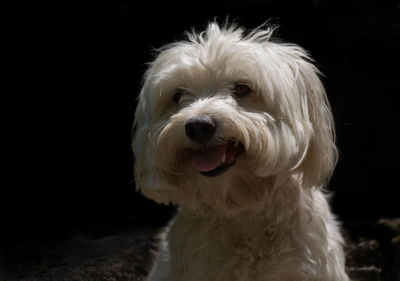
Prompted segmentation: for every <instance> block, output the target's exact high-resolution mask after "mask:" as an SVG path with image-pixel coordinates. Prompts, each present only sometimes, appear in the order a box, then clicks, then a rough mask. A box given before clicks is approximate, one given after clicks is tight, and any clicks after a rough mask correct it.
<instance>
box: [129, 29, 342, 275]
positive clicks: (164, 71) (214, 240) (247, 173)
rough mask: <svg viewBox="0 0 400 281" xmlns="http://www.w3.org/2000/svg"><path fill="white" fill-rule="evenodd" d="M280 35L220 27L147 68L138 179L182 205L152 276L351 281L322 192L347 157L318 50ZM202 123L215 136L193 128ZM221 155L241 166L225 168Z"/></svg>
mask: <svg viewBox="0 0 400 281" xmlns="http://www.w3.org/2000/svg"><path fill="white" fill-rule="evenodd" d="M272 31H273V30H272V29H271V28H264V27H263V28H259V29H257V30H254V31H252V32H250V33H248V34H247V35H246V34H245V32H244V31H243V30H242V29H241V28H237V27H235V26H227V25H225V26H222V27H220V26H218V25H217V24H216V23H210V24H209V26H208V27H207V29H206V30H205V31H204V32H202V33H199V34H197V33H194V32H193V33H189V34H188V40H187V41H183V42H178V43H174V44H170V45H168V46H166V47H164V48H162V49H161V50H160V53H159V55H158V57H157V58H156V59H155V61H154V62H153V63H151V65H150V67H149V69H148V71H147V72H146V74H145V81H144V85H143V89H142V91H141V93H140V97H139V102H138V106H137V110H136V117H135V118H136V120H135V125H136V132H135V136H134V141H133V147H134V152H135V158H136V165H135V179H136V182H137V186H138V187H139V189H140V190H141V192H142V193H143V194H144V195H145V196H147V197H149V198H151V199H153V200H155V201H157V202H160V203H166V204H167V203H171V202H172V203H174V204H178V205H179V206H180V211H179V213H178V214H177V216H176V217H175V219H174V220H173V221H172V223H171V224H170V226H169V227H168V229H167V232H168V234H167V235H166V237H165V240H164V241H163V244H162V247H161V250H160V253H159V254H158V256H157V259H156V262H155V265H154V267H153V269H152V271H151V273H150V275H149V277H148V279H147V280H149V281H246V280H249V281H306V280H307V281H311V280H313V281H314V280H320V281H346V280H348V277H347V275H346V273H345V269H344V254H343V250H342V244H343V239H342V237H341V234H340V232H339V228H338V223H337V222H336V220H335V217H334V216H333V215H332V213H331V211H330V208H329V206H328V203H327V198H326V195H325V194H324V193H323V191H322V187H323V186H324V185H325V184H326V183H327V181H328V179H329V177H330V175H331V173H332V171H333V169H334V166H335V164H336V160H337V151H336V147H335V144H334V126H333V118H332V114H331V110H330V106H329V103H328V101H327V97H326V94H325V90H324V87H323V85H322V84H321V81H320V79H319V78H318V70H317V69H316V68H315V66H314V65H313V64H312V63H311V59H310V57H309V56H308V55H307V53H306V52H305V51H304V50H303V49H301V48H300V47H298V46H296V45H292V44H283V43H277V42H275V41H273V40H271V34H272ZM196 118H197V119H196ZM199 118H200V119H201V120H203V121H201V122H203V123H206V125H207V126H211V129H212V130H213V132H212V135H211V136H208V138H207V139H206V140H200V141H199V140H193V139H192V137H191V136H190V133H189V132H188V128H187V127H188V123H189V122H191V121H193V120H195V121H196V120H199ZM204 120H205V121H204ZM210 124H211V125H210ZM222 150H223V151H225V150H226V151H225V152H224V154H223V153H222V152H221V151H222ZM222 155H223V156H222ZM219 158H221V159H219ZM217 160H218V161H220V162H221V163H224V162H226V163H228V164H229V165H228V164H224V165H225V166H227V168H226V169H224V170H223V171H222V172H220V173H217V174H216V175H214V174H213V171H211V172H210V171H209V170H212V169H214V168H215V167H214V166H216V164H215V163H214V162H216V161H217ZM218 165H222V166H224V165H223V164H218ZM219 168H220V167H219V166H218V167H217V168H215V169H219Z"/></svg>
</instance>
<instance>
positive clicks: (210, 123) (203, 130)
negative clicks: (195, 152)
mask: <svg viewBox="0 0 400 281" xmlns="http://www.w3.org/2000/svg"><path fill="white" fill-rule="evenodd" d="M215 129H216V126H215V122H214V120H213V119H212V118H211V117H210V116H207V115H205V116H202V117H193V118H190V119H189V120H187V121H186V124H185V131H186V135H187V136H188V138H189V139H191V140H192V141H195V142H205V141H207V140H209V139H210V138H211V137H212V136H213V135H214V132H215Z"/></svg>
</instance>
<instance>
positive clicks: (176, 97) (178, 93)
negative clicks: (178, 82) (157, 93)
mask: <svg viewBox="0 0 400 281" xmlns="http://www.w3.org/2000/svg"><path fill="white" fill-rule="evenodd" d="M182 95H183V93H182V91H179V90H177V91H176V92H175V93H174V95H173V96H172V99H173V101H174V102H175V103H176V104H178V103H179V101H180V100H181V97H182Z"/></svg>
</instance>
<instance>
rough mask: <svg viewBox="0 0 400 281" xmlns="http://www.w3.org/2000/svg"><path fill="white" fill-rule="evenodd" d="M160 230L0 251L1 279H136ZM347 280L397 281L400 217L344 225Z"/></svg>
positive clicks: (77, 236) (82, 235) (80, 236)
mask: <svg viewBox="0 0 400 281" xmlns="http://www.w3.org/2000/svg"><path fill="white" fill-rule="evenodd" d="M160 230H161V228H156V227H154V228H149V227H141V228H138V227H135V228H129V227H125V228H119V229H115V230H113V231H109V232H108V233H107V234H106V235H104V234H103V235H102V234H99V233H95V232H91V231H86V232H79V231H77V232H74V233H70V234H63V235H60V236H58V237H54V238H53V239H47V240H42V241H40V240H39V241H30V242H23V243H20V244H18V243H16V244H13V245H9V246H5V247H2V248H1V249H0V265H1V267H0V280H1V281H67V280H68V281H140V280H143V278H144V276H145V275H146V273H147V272H148V270H149V269H150V267H151V260H152V257H153V254H154V252H155V251H156V249H157V241H158V240H157V238H156V237H157V233H159V232H160ZM345 236H346V240H347V241H348V242H347V246H346V248H345V251H346V256H347V266H348V272H349V274H350V276H351V277H352V278H353V281H398V280H400V268H399V265H400V218H397V219H380V220H378V221H350V222H346V223H345Z"/></svg>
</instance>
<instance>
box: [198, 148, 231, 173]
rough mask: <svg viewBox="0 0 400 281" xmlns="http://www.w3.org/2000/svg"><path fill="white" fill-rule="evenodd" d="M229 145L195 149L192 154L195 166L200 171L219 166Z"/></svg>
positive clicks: (210, 169)
mask: <svg viewBox="0 0 400 281" xmlns="http://www.w3.org/2000/svg"><path fill="white" fill-rule="evenodd" d="M226 147H227V145H226V144H224V145H219V146H214V147H211V148H209V149H207V150H201V151H195V152H193V155H192V165H193V168H194V169H195V170H197V171H199V172H208V171H212V170H214V169H215V168H217V167H218V166H219V164H220V163H221V160H222V157H223V156H224V153H225V151H226Z"/></svg>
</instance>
